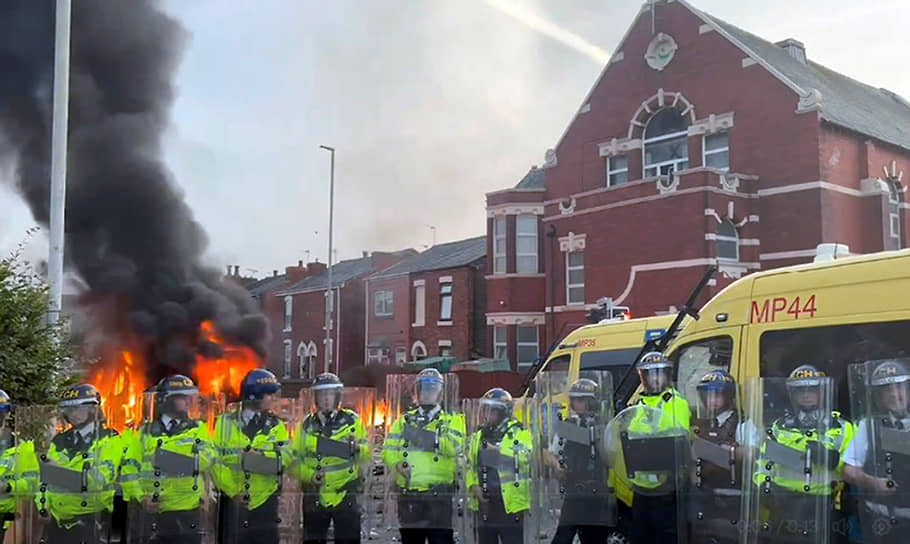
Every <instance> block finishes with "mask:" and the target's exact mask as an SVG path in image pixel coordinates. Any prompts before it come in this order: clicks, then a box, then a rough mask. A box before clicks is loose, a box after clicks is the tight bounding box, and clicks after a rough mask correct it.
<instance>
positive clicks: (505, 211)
mask: <svg viewBox="0 0 910 544" xmlns="http://www.w3.org/2000/svg"><path fill="white" fill-rule="evenodd" d="M543 209H544V205H543V204H497V205H496V206H488V207H487V217H497V216H500V215H524V214H531V215H543Z"/></svg>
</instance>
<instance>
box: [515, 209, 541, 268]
mask: <svg viewBox="0 0 910 544" xmlns="http://www.w3.org/2000/svg"><path fill="white" fill-rule="evenodd" d="M515 271H516V272H518V273H519V274H534V273H536V272H537V216H536V215H519V216H516V217H515Z"/></svg>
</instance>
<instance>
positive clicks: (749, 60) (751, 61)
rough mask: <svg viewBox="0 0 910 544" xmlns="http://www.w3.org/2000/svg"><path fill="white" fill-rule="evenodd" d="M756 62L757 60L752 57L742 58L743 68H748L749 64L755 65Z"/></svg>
mask: <svg viewBox="0 0 910 544" xmlns="http://www.w3.org/2000/svg"><path fill="white" fill-rule="evenodd" d="M756 64H758V61H756V60H755V59H753V58H752V57H746V58H744V59H743V68H748V67H750V66H755V65H756Z"/></svg>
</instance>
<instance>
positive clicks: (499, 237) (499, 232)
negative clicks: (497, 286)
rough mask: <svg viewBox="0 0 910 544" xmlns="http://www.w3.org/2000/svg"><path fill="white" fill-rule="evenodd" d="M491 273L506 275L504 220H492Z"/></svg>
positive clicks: (502, 218)
mask: <svg viewBox="0 0 910 544" xmlns="http://www.w3.org/2000/svg"><path fill="white" fill-rule="evenodd" d="M493 273H494V274H505V273H506V218H505V217H502V216H500V217H497V218H496V219H494V220H493Z"/></svg>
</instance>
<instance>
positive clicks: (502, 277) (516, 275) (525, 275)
mask: <svg viewBox="0 0 910 544" xmlns="http://www.w3.org/2000/svg"><path fill="white" fill-rule="evenodd" d="M545 277H547V275H546V274H544V273H542V272H533V273H530V272H528V273H521V272H511V273H509V274H487V275H486V276H484V277H483V279H485V280H508V279H512V278H545Z"/></svg>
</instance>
